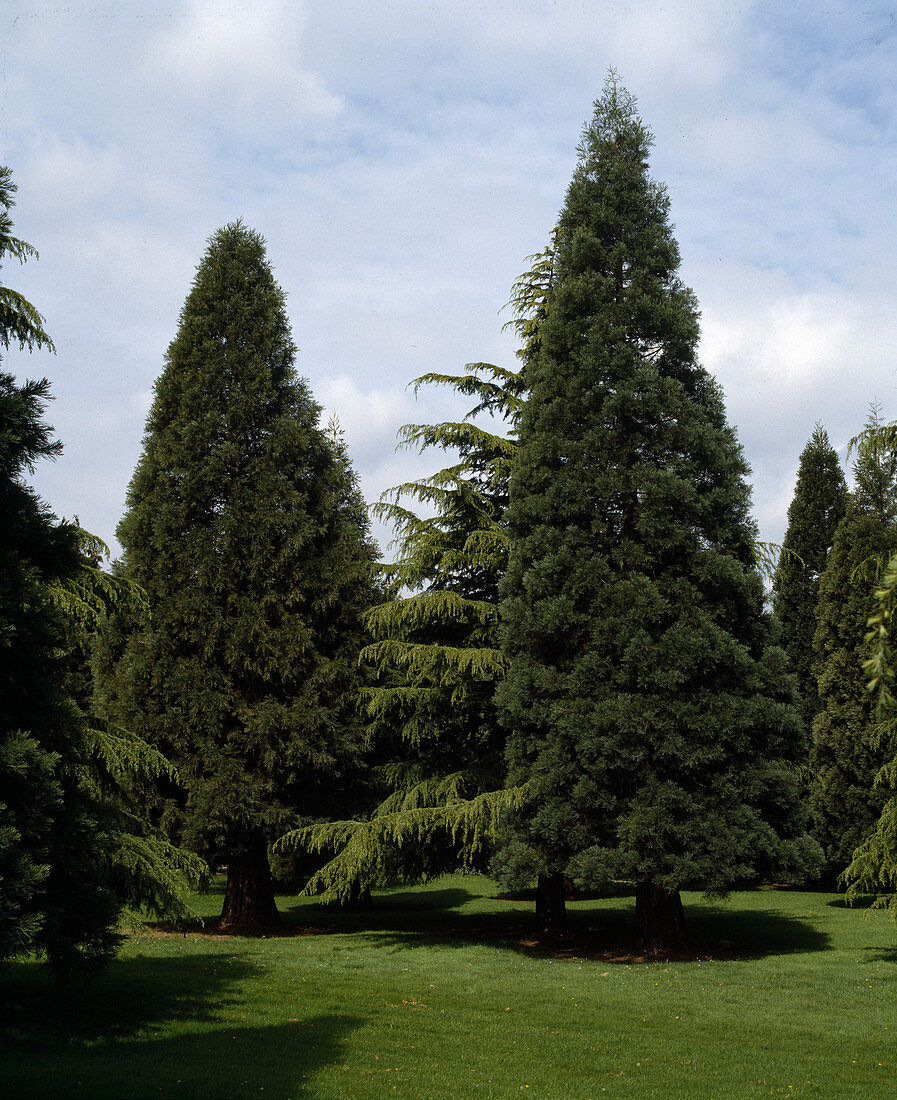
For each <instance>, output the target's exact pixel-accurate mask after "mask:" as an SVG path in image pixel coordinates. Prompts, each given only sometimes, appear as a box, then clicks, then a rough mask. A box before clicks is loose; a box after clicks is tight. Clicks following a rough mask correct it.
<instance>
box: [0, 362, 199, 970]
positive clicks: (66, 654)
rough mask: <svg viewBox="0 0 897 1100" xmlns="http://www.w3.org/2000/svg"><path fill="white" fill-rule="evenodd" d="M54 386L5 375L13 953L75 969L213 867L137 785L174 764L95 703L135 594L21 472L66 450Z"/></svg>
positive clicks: (5, 869)
mask: <svg viewBox="0 0 897 1100" xmlns="http://www.w3.org/2000/svg"><path fill="white" fill-rule="evenodd" d="M47 394H48V384H47V383H46V381H42V382H26V383H25V384H24V385H23V386H21V387H19V386H16V385H15V383H14V381H13V379H12V377H11V376H10V375H7V374H0V509H2V514H3V515H4V517H5V519H6V521H7V522H6V523H5V524H4V525H3V530H2V533H0V777H2V778H0V791H2V794H0V958H8V957H9V956H10V955H13V954H16V953H21V952H27V951H37V952H38V953H39V954H41V955H43V956H45V957H46V959H47V961H48V962H49V964H50V966H51V968H52V969H53V971H54V972H55V973H56V975H57V976H58V977H60V978H63V979H70V978H75V977H77V976H78V975H80V974H84V973H89V972H91V971H93V970H95V969H96V968H97V967H99V966H101V965H102V964H103V963H105V962H106V961H108V959H109V958H110V956H111V954H112V953H113V951H114V949H115V947H116V944H117V942H118V936H117V934H116V931H115V927H116V924H117V921H118V918H119V915H120V913H121V910H122V907H123V906H124V905H131V906H134V907H135V908H136V907H145V908H148V909H149V910H151V911H154V912H156V913H157V914H159V915H165V916H178V915H185V914H186V913H187V912H189V910H188V908H187V904H186V901H185V887H186V885H187V883H188V882H189V883H192V884H193V885H196V884H197V883H198V882H199V881H200V879H201V877H202V873H203V870H204V867H203V866H202V865H201V864H199V863H198V862H197V861H196V860H195V858H193V857H190V856H189V855H188V854H187V853H185V852H180V851H178V850H177V849H175V848H173V846H172V845H170V844H169V843H167V842H166V841H164V840H163V839H162V838H161V837H159V836H158V835H157V834H156V833H155V832H154V831H153V830H152V829H151V828H150V826H149V825H148V823H147V821H146V820H145V817H144V816H143V815H142V812H141V799H140V798H138V797H137V792H138V791H139V790H142V789H145V788H147V787H150V788H151V787H152V786H153V785H154V783H155V781H156V780H157V779H158V777H159V776H160V775H161V774H164V775H166V776H167V777H168V778H170V779H173V778H174V777H173V774H172V770H171V767H170V765H168V763H167V762H166V761H165V760H164V759H163V758H162V757H161V756H160V755H159V754H158V753H157V752H156V751H155V750H152V749H151V748H150V747H149V746H148V745H145V744H143V743H142V742H141V741H140V740H139V739H138V738H135V737H134V736H133V735H131V734H129V733H128V732H127V731H124V730H120V731H111V730H106V729H103V728H94V727H95V726H97V723H96V722H95V721H94V720H93V719H92V717H91V716H90V714H89V711H88V706H89V697H90V676H89V668H88V663H87V649H88V646H89V629H90V628H89V626H88V624H89V623H94V624H95V622H96V620H97V618H98V616H100V615H102V614H103V613H104V610H105V607H106V606H107V601H108V602H113V601H114V600H117V599H120V598H121V595H122V593H121V590H120V586H119V585H118V583H117V582H115V581H114V580H113V579H112V578H109V577H107V576H105V575H104V574H103V573H102V571H101V570H99V569H98V568H97V566H96V565H95V564H94V562H93V561H92V559H91V558H90V557H89V556H88V555H87V553H86V552H85V550H86V548H87V547H90V548H95V547H96V545H97V540H94V539H92V538H91V537H90V536H87V535H86V533H85V532H83V531H81V530H80V528H78V527H77V526H75V525H74V524H69V523H59V522H57V521H56V519H55V517H54V516H52V515H51V514H50V512H49V511H48V510H47V508H46V506H45V505H43V504H42V503H41V502H40V501H39V500H38V498H37V497H36V496H35V494H34V492H33V491H32V490H31V489H30V488H29V487H28V486H27V485H26V484H25V483H24V481H23V479H22V475H23V473H24V470H25V469H26V468H31V467H32V464H33V462H34V461H35V460H36V459H37V458H41V457H49V456H52V455H54V454H55V453H57V452H58V444H57V443H55V442H52V441H51V439H50V429H49V428H48V427H47V426H46V425H45V424H44V423H43V421H42V419H41V411H42V406H43V403H44V401H45V400H46V398H47ZM104 592H105V593H106V598H105V599H104V598H103V597H102V596H101V593H104Z"/></svg>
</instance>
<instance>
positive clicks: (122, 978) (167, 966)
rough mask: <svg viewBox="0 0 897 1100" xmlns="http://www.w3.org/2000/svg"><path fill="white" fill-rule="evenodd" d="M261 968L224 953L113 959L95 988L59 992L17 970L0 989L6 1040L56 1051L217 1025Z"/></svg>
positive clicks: (46, 980)
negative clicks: (168, 1027) (177, 1027)
mask: <svg viewBox="0 0 897 1100" xmlns="http://www.w3.org/2000/svg"><path fill="white" fill-rule="evenodd" d="M255 969H256V967H255V966H254V965H253V964H252V963H251V962H249V961H248V960H247V959H246V958H245V957H244V956H241V955H236V954H235V955H232V956H230V957H228V956H227V955H224V954H221V953H219V952H208V953H196V952H191V953H189V954H187V953H185V954H183V955H177V956H169V957H165V958H147V957H143V956H137V957H135V958H128V959H115V960H113V961H112V962H111V963H110V964H109V966H108V968H107V969H106V970H105V971H104V972H103V973H102V974H101V975H100V976H99V977H98V978H97V979H96V980H94V981H92V982H89V983H86V984H85V985H83V986H77V987H74V988H66V987H60V986H57V985H56V984H55V983H54V982H53V981H52V980H51V979H50V977H49V975H48V974H46V973H45V972H44V971H42V970H41V969H40V968H39V967H38V966H37V964H35V963H19V964H17V965H14V966H13V967H12V968H11V969H10V970H9V971H8V972H6V973H5V974H4V975H3V979H2V981H0V1027H2V1034H3V1035H5V1036H7V1037H12V1038H15V1039H18V1040H24V1041H31V1042H36V1043H42V1044H49V1045H53V1044H54V1043H60V1042H62V1043H72V1042H98V1041H99V1042H103V1041H108V1040H114V1039H120V1038H127V1037H129V1036H131V1035H134V1034H136V1033H139V1032H143V1031H145V1030H146V1029H148V1028H149V1029H151V1028H152V1027H153V1026H156V1025H159V1024H163V1023H168V1022H171V1021H177V1022H185V1021H189V1022H191V1023H196V1024H203V1023H213V1022H214V1021H216V1020H217V1019H218V1018H219V1016H220V1012H221V1009H222V1007H223V1006H227V1005H228V1004H233V1003H234V1002H235V999H236V998H235V995H234V993H233V991H232V990H231V988H230V987H231V986H233V985H234V983H236V982H239V981H241V980H242V979H244V978H246V977H248V976H249V975H250V974H251V973H253V972H254V971H255Z"/></svg>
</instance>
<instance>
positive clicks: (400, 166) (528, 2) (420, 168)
mask: <svg viewBox="0 0 897 1100" xmlns="http://www.w3.org/2000/svg"><path fill="white" fill-rule="evenodd" d="M3 12H4V14H2V15H0V163H5V164H8V165H9V166H10V167H11V168H12V169H13V173H14V178H15V181H16V182H17V184H18V187H19V191H18V195H17V205H16V208H15V210H14V212H13V214H14V219H15V231H16V233H17V235H19V236H21V237H23V238H24V239H25V240H28V241H30V242H31V243H32V244H34V245H35V246H36V247H37V248H38V249H39V250H40V260H39V261H37V262H35V261H32V262H29V263H28V264H27V265H26V266H24V267H22V268H19V267H18V266H15V267H12V266H9V265H7V266H6V267H4V269H3V273H2V278H3V280H4V281H5V282H7V283H8V284H9V285H12V286H15V287H16V288H17V289H19V290H21V291H23V292H24V293H25V294H26V295H27V296H28V297H29V298H30V300H31V301H32V302H34V303H35V305H37V306H38V308H39V309H40V310H41V311H42V312H43V313H44V315H45V316H46V319H47V326H48V329H49V331H50V333H51V334H52V336H53V338H54V340H55V342H56V346H57V355H56V356H51V355H49V354H47V353H37V354H34V355H31V356H28V355H27V354H21V353H18V352H13V351H11V352H10V353H9V355H8V357H7V358H6V361H5V364H4V365H5V367H6V368H7V369H10V370H12V371H13V372H14V373H15V374H16V375H17V376H18V377H19V378H22V379H24V378H25V377H34V376H41V375H47V376H48V377H49V378H50V379H51V380H52V383H53V392H54V394H55V401H54V403H53V405H52V406H51V408H50V413H49V419H50V421H51V423H52V424H53V425H54V426H55V428H56V432H57V434H58V436H59V437H60V438H61V439H62V440H63V442H64V444H65V452H64V455H63V457H62V458H60V459H59V460H58V461H57V462H55V463H54V464H52V465H50V464H44V466H43V467H42V468H40V469H39V470H38V472H37V475H36V478H35V481H36V484H37V487H38V489H39V491H40V492H41V493H42V494H43V496H44V497H45V498H46V499H47V500H48V501H49V502H50V504H51V505H52V507H53V508H54V510H55V511H56V512H57V513H58V514H59V515H63V516H67V517H71V516H73V515H78V516H79V518H80V520H81V523H82V525H83V526H85V527H87V528H88V529H89V530H92V531H94V532H96V533H97V534H99V535H101V536H102V537H103V538H104V539H106V540H107V541H108V542H110V543H111V544H112V545H113V546H114V547H115V543H114V531H115V526H116V523H117V521H118V519H119V517H120V515H121V511H122V508H123V503H124V496H125V490H126V487H127V483H128V480H129V479H130V476H131V473H132V471H133V468H134V464H135V461H136V459H137V456H138V454H139V451H140V443H141V435H142V431H143V422H144V418H145V415H146V412H147V409H148V407H149V402H150V398H151V390H152V384H153V381H154V379H155V377H156V376H157V374H158V373H159V371H160V370H161V368H162V363H163V355H164V352H165V349H166V347H167V346H168V343H169V342H170V340H171V339H172V337H173V336H174V334H175V331H176V327H177V319H178V311H179V310H180V307H181V305H182V303H183V301H184V298H185V296H186V294H187V292H188V290H189V287H190V282H191V279H192V276H193V272H194V269H195V266H196V264H197V262H198V261H199V259H200V257H201V255H202V253H203V250H204V247H205V242H206V239H207V238H208V236H209V235H210V234H211V233H212V232H213V231H214V230H215V229H216V228H217V227H219V226H221V225H223V224H225V223H226V222H228V221H232V220H234V219H236V218H238V217H242V218H243V219H244V220H245V221H246V222H247V223H248V224H249V225H251V226H252V227H253V228H255V229H257V230H259V231H260V232H261V233H262V234H263V235H264V236H265V238H266V239H267V241H268V255H269V258H270V261H271V263H272V266H273V268H274V271H275V275H276V277H277V278H278V280H279V282H280V283H281V285H282V286H283V288H284V290H285V291H286V294H287V303H288V309H289V314H290V319H291V322H292V325H293V332H294V337H295V340H296V343H297V345H298V346H299V348H300V349H301V353H300V356H299V369H300V372H301V373H302V374H303V375H304V376H305V377H306V378H308V379H309V381H310V383H311V387H312V390H313V391H314V393H315V395H316V396H317V398H318V400H319V401H320V402H321V403H322V404H323V405H324V406H325V407H326V409H327V410H329V411H332V412H335V413H336V414H337V416H338V418H339V420H340V422H341V424H342V426H343V428H344V430H345V433H346V437H347V440H348V444H349V448H350V451H351V454H352V456H353V458H354V462H355V465H356V468H357V470H358V472H359V476H360V480H361V484H362V488H363V490H364V492H365V495H366V496H367V498H368V500H374V499H376V498H377V496H378V495H379V494H380V492H382V491H383V490H384V489H386V488H388V487H389V486H391V485H394V484H396V483H397V482H399V481H402V480H405V479H406V478H407V477H409V476H414V475H416V474H419V473H425V472H428V471H430V470H433V469H435V468H437V466H438V465H441V464H442V462H441V461H440V459H439V456H437V455H432V456H423V457H420V456H417V455H413V454H407V453H401V452H400V453H396V451H395V440H396V430H397V428H398V427H399V426H400V425H401V424H403V423H406V422H409V421H432V420H435V419H447V418H452V417H453V416H455V415H456V414H457V413H459V412H461V411H463V409H464V404H463V402H462V403H460V404H459V403H458V402H457V401H453V400H452V399H451V398H450V397H448V396H447V395H446V394H445V393H433V394H421V396H420V397H419V398H418V400H417V401H415V399H414V397H413V395H412V394H411V392H410V391H409V390H407V389H406V386H407V384H408V382H409V381H410V380H411V379H413V378H415V377H416V376H417V375H419V374H421V373H423V372H424V371H429V370H438V371H450V372H455V371H458V370H459V369H460V368H461V367H462V366H463V364H464V363H466V362H469V361H477V360H486V361H491V362H498V363H503V364H507V365H512V364H513V362H514V358H513V355H514V350H515V344H514V339H513V336H512V335H511V334H510V333H502V322H503V321H504V320H506V319H507V314H502V315H499V311H500V309H501V307H502V306H503V305H504V303H505V302H506V300H507V298H508V293H509V289H510V286H511V283H512V282H513V280H514V279H515V277H516V276H517V275H518V274H519V273H520V272H521V271H523V270H524V269H525V267H526V266H527V265H526V263H525V257H526V256H527V255H529V254H531V253H533V252H536V251H538V250H539V249H541V248H542V247H543V246H544V245H545V243H546V241H547V237H548V233H549V231H550V229H551V227H552V225H553V224H554V222H555V220H556V216H557V213H558V210H559V209H560V206H561V204H562V202H563V199H564V193H565V190H566V187H567V184H568V182H569V179H570V175H571V173H572V170H573V167H574V164H575V159H576V145H577V142H578V140H579V136H580V132H581V129H582V126H583V124H584V123H585V121H586V120H587V119H588V118H589V117H590V116H591V113H592V103H593V101H594V100H595V98H596V97H597V96H598V95H599V94H600V92H601V87H602V84H603V82H604V78H605V74H606V72H607V70H608V67H609V66H613V67H615V68H616V69H617V70H618V72H619V74H620V78H621V80H622V82H623V84H624V85H625V86H626V87H627V88H628V89H629V91H631V92H632V93H633V94H634V95H635V96H636V97H637V99H638V102H639V109H640V113H641V114H642V117H643V119H644V120H645V121H646V123H647V124H648V125H649V126H650V127H651V129H652V130H653V132H654V135H655V147H654V155H653V158H652V171H653V174H654V176H655V178H657V179H659V180H662V181H664V182H665V183H666V185H667V187H668V190H669V194H670V198H671V204H672V216H673V220H674V222H675V225H676V235H677V238H678V240H679V243H680V247H681V251H682V256H683V276H684V279H685V281H686V282H687V283H688V284H689V285H690V286H691V287H692V288H693V289H694V290H695V292H696V294H697V297H698V300H699V302H700V304H701V310H702V318H703V320H702V324H703V337H702V348H701V354H702V357H703V361H704V363H705V364H706V365H707V367H708V368H709V369H710V370H711V371H712V372H713V373H714V374H715V375H716V376H717V378H718V379H719V380H720V382H721V383H722V385H723V388H724V391H725V393H726V398H727V405H728V410H729V417H730V420H731V421H732V423H734V424H735V425H736V427H737V429H738V433H739V437H740V439H741V441H742V443H743V445H744V448H745V451H746V454H747V457H748V460H749V462H750V463H751V466H752V467H753V471H754V472H753V485H754V508H755V514H756V517H757V520H758V523H759V525H760V530H761V535H762V536H763V537H764V538H767V539H773V540H778V539H780V538H781V536H782V534H783V532H784V525H785V513H786V511H787V507H788V503H789V501H790V498H791V493H792V489H793V484H794V478H795V473H796V468H797V460H798V456H799V454H800V451H801V450H802V448H803V446H804V444H805V442H806V440H807V438H808V437H809V435H810V433H811V431H812V429H813V425H814V423H815V422H816V421H817V420H821V421H823V422H824V424H825V425H826V427H827V428H828V431H829V433H830V435H831V438H832V441H833V442H834V444H835V445H836V446H837V447H839V448H841V449H842V454H843V453H844V448H845V445H846V442H847V440H848V439H849V438H850V436H851V435H853V434H855V433H856V432H857V431H858V429H859V428H860V427H861V426H862V423H863V420H864V418H865V415H866V410H867V407H868V405H869V403H870V401H872V400H873V399H877V400H879V401H880V402H881V404H882V406H883V410H884V413H885V415H886V416H888V417H890V418H893V417H897V390H895V387H897V375H895V368H897V311H895V302H897V294H895V289H897V288H895V269H897V215H895V209H897V205H895V197H894V196H895V183H897V178H895V177H897V154H895V148H897V146H895V138H897V79H895V74H897V9H894V11H893V12H892V11H890V10H888V9H886V8H883V7H882V8H878V9H876V8H874V7H872V6H870V5H869V4H867V3H863V4H859V3H855V2H854V0H841V2H839V4H838V5H831V6H829V5H820V4H819V3H818V2H815V3H810V2H805V0H797V2H793V0H792V2H789V3H787V4H786V3H785V2H784V0H783V2H780V3H751V2H750V0H745V2H744V3H740V4H732V3H731V2H730V0H689V2H688V3H684V2H679V0H674V2H667V3H663V2H660V3H658V2H655V0H638V2H634V3H620V2H618V3H609V2H606V0H553V2H548V0H476V2H474V0H374V2H371V0H283V2H279V0H253V2H251V3H242V2H237V0H180V2H165V0H151V2H150V0H92V2H83V0H71V2H70V3H66V4H64V5H57V4H49V3H41V2H38V0H9V2H8V3H7V4H5V5H4V7H3ZM378 535H379V537H380V538H381V542H385V541H386V539H385V537H384V533H383V532H382V530H379V531H378Z"/></svg>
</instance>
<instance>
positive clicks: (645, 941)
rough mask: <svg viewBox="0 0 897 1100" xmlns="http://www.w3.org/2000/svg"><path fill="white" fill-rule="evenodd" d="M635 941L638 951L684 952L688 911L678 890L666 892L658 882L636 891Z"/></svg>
mask: <svg viewBox="0 0 897 1100" xmlns="http://www.w3.org/2000/svg"><path fill="white" fill-rule="evenodd" d="M635 939H636V946H637V948H638V950H639V951H643V952H645V953H646V954H648V955H660V954H662V953H664V952H666V951H684V950H685V949H686V948H687V947H688V939H687V937H686V935H685V911H684V910H683V908H682V898H681V897H680V896H679V891H678V890H666V889H664V887H663V886H658V885H657V883H656V882H640V883H639V884H638V886H637V887H636V891H635Z"/></svg>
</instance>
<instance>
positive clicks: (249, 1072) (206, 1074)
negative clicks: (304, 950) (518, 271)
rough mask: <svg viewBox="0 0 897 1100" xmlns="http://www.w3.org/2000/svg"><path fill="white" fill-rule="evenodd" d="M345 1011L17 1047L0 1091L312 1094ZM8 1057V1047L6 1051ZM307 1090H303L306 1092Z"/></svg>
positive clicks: (97, 1099) (102, 1095)
mask: <svg viewBox="0 0 897 1100" xmlns="http://www.w3.org/2000/svg"><path fill="white" fill-rule="evenodd" d="M360 1022H361V1021H360V1020H356V1019H354V1018H353V1017H350V1016H315V1017H312V1018H309V1019H305V1020H291V1021H289V1022H287V1023H282V1024H276V1025H272V1026H270V1027H247V1028H236V1027H229V1028H221V1027H218V1028H215V1029H213V1030H207V1029H200V1030H197V1031H191V1033H190V1034H186V1035H184V1034H181V1035H178V1036H175V1037H164V1036H163V1037H159V1038H149V1039H144V1040H128V1041H122V1042H114V1043H104V1044H92V1045H86V1046H78V1047H71V1046H69V1047H54V1048H52V1049H50V1050H49V1051H48V1050H46V1049H44V1050H41V1051H40V1058H39V1060H38V1059H36V1058H34V1057H28V1053H29V1052H28V1051H24V1052H22V1051H16V1052H15V1057H14V1058H12V1059H7V1061H8V1062H9V1064H8V1065H7V1066H5V1067H0V1085H3V1086H4V1095H7V1096H16V1097H17V1098H20V1100H26V1098H38V1097H41V1098H50V1097H53V1098H58V1097H63V1096H64V1097H71V1098H73V1100H74V1098H77V1097H85V1098H90V1100H106V1098H108V1100H119V1098H121V1097H124V1096H127V1097H128V1098H129V1100H143V1098H148V1097H155V1098H158V1097H166V1098H171V1100H191V1098H195V1100H207V1098H209V1097H235V1098H236V1097H244V1096H253V1097H256V1098H257V1097H259V1096H263V1097H264V1096H269V1097H271V1098H272V1100H274V1098H284V1097H288V1096H292V1097H298V1096H300V1095H302V1096H314V1095H315V1094H316V1090H315V1087H314V1076H315V1074H316V1073H317V1072H319V1071H320V1070H321V1069H323V1068H324V1067H326V1066H328V1065H331V1064H333V1063H334V1062H338V1061H339V1055H340V1051H341V1048H342V1044H343V1042H344V1040H345V1038H346V1036H347V1035H348V1034H349V1033H350V1032H351V1031H352V1030H353V1029H354V1028H355V1027H357V1026H358V1025H359V1024H360ZM6 1053H7V1054H8V1052H6ZM303 1087H304V1091H303Z"/></svg>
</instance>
